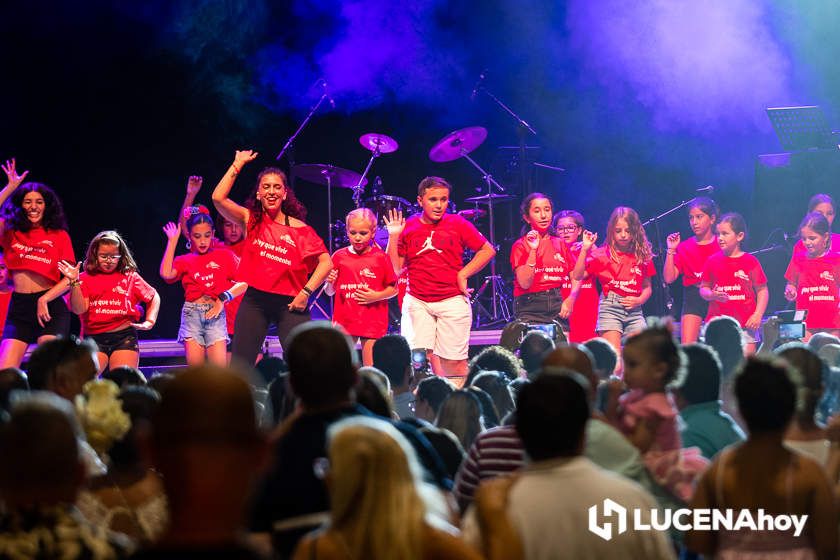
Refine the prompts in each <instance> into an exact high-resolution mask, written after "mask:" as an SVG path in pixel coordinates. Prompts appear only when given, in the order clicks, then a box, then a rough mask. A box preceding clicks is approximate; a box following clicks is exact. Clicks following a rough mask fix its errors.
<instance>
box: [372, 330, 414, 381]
mask: <svg viewBox="0 0 840 560" xmlns="http://www.w3.org/2000/svg"><path fill="white" fill-rule="evenodd" d="M373 365H374V366H376V367H377V368H379V369H380V370H381V371H382V372H383V373H385V375H387V376H388V379H389V380H390V382H391V387H394V388H397V387H402V386H403V385H405V384H406V379H407V377H406V374H407V373H408V368H410V367H411V348H410V347H409V346H408V341H407V340H406V339H405V338H404V337H402V336H400V335H398V334H389V335H385V336H383V337H382V338H380V339H379V340H377V341H376V342H374V343H373Z"/></svg>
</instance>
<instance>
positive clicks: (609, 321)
mask: <svg viewBox="0 0 840 560" xmlns="http://www.w3.org/2000/svg"><path fill="white" fill-rule="evenodd" d="M621 297H622V296H619V295H618V294H616V293H613V292H610V293H609V294H607V295H602V296H601V302H600V303H599V304H598V324H597V325H595V330H596V331H598V333H604V332H606V331H618V332H620V333H621V334H630V333H633V332H637V331H640V330H642V329H644V328H645V327H646V326H647V324H646V323H645V316H644V315H642V307H641V306H639V307H633V308H630V309H626V308H625V307H624V306H623V305H621V303H620V300H621Z"/></svg>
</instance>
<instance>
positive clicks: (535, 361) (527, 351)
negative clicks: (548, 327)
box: [519, 331, 554, 375]
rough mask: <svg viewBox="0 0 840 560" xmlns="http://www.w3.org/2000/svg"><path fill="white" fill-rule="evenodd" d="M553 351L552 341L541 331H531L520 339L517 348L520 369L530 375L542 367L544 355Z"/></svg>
mask: <svg viewBox="0 0 840 560" xmlns="http://www.w3.org/2000/svg"><path fill="white" fill-rule="evenodd" d="M552 350H554V341H553V340H551V338H550V337H549V336H548V335H547V334H545V333H544V332H542V331H531V332H529V333H528V334H526V335H525V338H523V339H522V344H521V345H520V346H519V359H521V360H522V367H523V368H525V371H526V372H528V374H529V375H530V374H531V372H534V371H537V370H538V369H540V367H541V366H542V361H543V358H545V356H546V354H548V353H549V352H551V351H552Z"/></svg>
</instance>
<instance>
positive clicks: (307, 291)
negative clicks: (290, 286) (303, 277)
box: [300, 286, 312, 296]
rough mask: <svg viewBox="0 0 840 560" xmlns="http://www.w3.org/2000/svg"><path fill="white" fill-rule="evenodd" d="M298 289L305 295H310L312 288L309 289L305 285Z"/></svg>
mask: <svg viewBox="0 0 840 560" xmlns="http://www.w3.org/2000/svg"><path fill="white" fill-rule="evenodd" d="M300 291H301V292H303V293H305V294H306V295H307V296H311V295H312V290H310V289H309V288H307V287H306V286H304V287H303V288H301V289H300Z"/></svg>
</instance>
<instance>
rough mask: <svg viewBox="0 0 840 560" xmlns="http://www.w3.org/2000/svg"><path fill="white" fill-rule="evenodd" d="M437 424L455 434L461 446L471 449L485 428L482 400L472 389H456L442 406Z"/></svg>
mask: <svg viewBox="0 0 840 560" xmlns="http://www.w3.org/2000/svg"><path fill="white" fill-rule="evenodd" d="M435 425H436V426H437V427H439V428H444V429H446V430H449V431H450V432H452V433H453V434H455V436H456V437H457V438H458V441H460V442H461V446H462V447H463V448H464V449H469V448H470V445H472V442H473V440H474V439H475V437H476V436H477V435H478V434H479V433H481V431H482V430H483V429H484V422H483V419H482V416H481V402H480V401H479V400H478V397H477V396H475V395H474V394H473V393H472V392H471V391H467V390H464V389H460V390H458V391H454V392H453V393H452V394H451V395H449V396H448V397H446V400H444V401H443V404H442V405H441V406H440V411H439V412H438V416H437V421H436V422H435Z"/></svg>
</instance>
